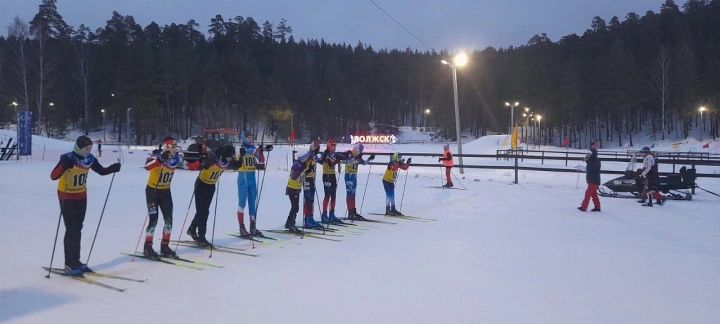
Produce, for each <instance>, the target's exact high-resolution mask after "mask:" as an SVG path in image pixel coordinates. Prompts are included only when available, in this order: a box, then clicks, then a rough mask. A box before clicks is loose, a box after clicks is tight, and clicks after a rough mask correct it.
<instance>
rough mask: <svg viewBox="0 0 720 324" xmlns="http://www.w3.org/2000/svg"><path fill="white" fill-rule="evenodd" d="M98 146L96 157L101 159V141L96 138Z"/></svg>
mask: <svg viewBox="0 0 720 324" xmlns="http://www.w3.org/2000/svg"><path fill="white" fill-rule="evenodd" d="M97 145H98V157H102V140H101V139H99V138H98V140H97Z"/></svg>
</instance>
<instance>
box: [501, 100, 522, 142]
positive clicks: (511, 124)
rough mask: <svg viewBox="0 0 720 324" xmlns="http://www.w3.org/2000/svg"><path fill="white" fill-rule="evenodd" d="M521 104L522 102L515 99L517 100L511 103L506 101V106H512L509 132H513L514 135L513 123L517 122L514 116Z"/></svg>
mask: <svg viewBox="0 0 720 324" xmlns="http://www.w3.org/2000/svg"><path fill="white" fill-rule="evenodd" d="M519 105H520V102H517V101H515V102H514V103H512V104H511V103H509V102H505V106H506V107H510V130H509V134H511V135H512V132H513V123H514V122H515V116H514V111H515V107H517V106H519Z"/></svg>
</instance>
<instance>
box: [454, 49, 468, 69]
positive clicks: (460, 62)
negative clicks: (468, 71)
mask: <svg viewBox="0 0 720 324" xmlns="http://www.w3.org/2000/svg"><path fill="white" fill-rule="evenodd" d="M467 63H468V56H467V54H465V52H460V53H458V54H457V55H455V57H453V64H455V66H456V67H463V66H465V65H467Z"/></svg>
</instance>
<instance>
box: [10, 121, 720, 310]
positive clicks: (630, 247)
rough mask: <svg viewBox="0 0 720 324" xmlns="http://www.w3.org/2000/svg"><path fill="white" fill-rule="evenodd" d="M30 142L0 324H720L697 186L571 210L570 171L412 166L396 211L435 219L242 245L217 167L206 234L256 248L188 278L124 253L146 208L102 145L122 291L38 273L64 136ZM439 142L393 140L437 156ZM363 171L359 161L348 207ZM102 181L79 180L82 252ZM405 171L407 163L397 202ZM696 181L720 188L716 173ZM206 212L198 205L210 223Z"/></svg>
mask: <svg viewBox="0 0 720 324" xmlns="http://www.w3.org/2000/svg"><path fill="white" fill-rule="evenodd" d="M0 135H2V133H0ZM33 140H34V142H35V143H36V144H42V145H45V147H46V149H47V150H48V152H46V157H45V160H44V161H43V159H41V158H40V157H39V156H38V155H39V154H41V153H38V151H35V154H36V156H35V157H34V158H33V160H32V161H30V160H27V159H21V160H20V161H6V162H1V163H0V175H2V176H0V179H1V180H0V197H1V202H2V206H3V213H2V216H0V224H1V226H0V237H3V238H4V239H5V244H3V245H2V246H1V247H0V255H2V257H3V261H4V266H3V267H0V322H3V321H8V322H13V323H15V322H17V323H36V322H40V321H53V322H58V323H76V322H78V321H81V322H103V323H128V322H140V321H142V322H151V321H154V322H158V321H162V322H166V323H168V322H176V321H177V322H230V321H234V322H237V321H244V322H250V323H258V322H259V323H278V322H290V321H292V322H296V323H311V322H327V323H338V322H343V323H372V322H375V323H419V322H420V323H717V320H718V318H720V308H719V307H717V306H718V305H720V294H718V293H717V292H718V291H720V270H719V269H720V250H719V249H718V248H717V247H718V246H720V234H719V233H720V231H719V230H720V226H719V225H720V223H719V221H718V218H717V212H713V210H717V208H718V205H719V204H720V199H718V198H717V197H714V196H711V195H708V194H705V193H703V192H698V194H697V195H696V196H695V197H694V199H693V200H692V201H670V202H668V203H667V204H666V205H665V206H662V207H654V208H647V207H641V206H640V205H639V204H637V203H636V202H634V201H633V200H624V199H607V198H601V200H602V208H603V211H602V212H601V213H581V212H579V211H577V210H576V209H575V208H576V207H577V206H578V205H579V203H580V200H581V199H582V194H583V192H584V183H583V180H584V179H583V178H582V175H576V174H572V173H570V174H565V173H548V172H521V173H520V184H518V185H513V184H512V180H513V177H512V172H510V171H504V170H499V171H492V170H466V173H467V174H466V175H464V176H463V178H464V180H462V181H463V182H462V184H463V185H464V186H466V187H467V188H468V190H442V189H437V188H427V187H431V186H439V185H440V184H441V179H440V177H439V176H440V174H439V172H438V170H437V169H435V168H413V167H411V168H410V171H409V172H408V173H407V174H408V175H409V176H408V177H407V185H406V186H405V188H406V190H407V192H406V193H405V195H404V201H403V205H402V210H403V212H405V213H406V214H410V215H414V216H418V217H425V218H432V219H437V221H427V222H421V221H410V220H402V219H389V220H390V221H394V222H396V223H397V224H395V225H388V224H362V225H363V227H362V229H355V230H354V232H355V233H344V234H343V235H344V236H343V237H341V238H340V239H341V240H342V242H330V241H323V240H317V239H311V238H305V239H297V238H294V239H291V240H286V241H280V242H278V243H277V244H270V245H268V246H262V245H258V246H256V248H255V249H252V248H251V246H250V244H249V242H247V241H240V240H238V239H236V238H233V237H231V236H228V235H226V233H228V232H234V231H236V230H237V228H236V227H237V221H236V218H235V210H236V208H237V207H236V206H237V191H236V188H235V180H236V175H235V174H234V173H225V174H224V175H223V176H222V178H221V181H220V188H219V202H218V209H217V225H216V230H215V243H216V244H221V245H226V246H233V247H243V248H247V252H250V253H257V254H259V257H257V258H251V257H246V256H238V255H232V254H227V253H221V252H216V253H214V254H213V257H212V258H207V256H208V253H207V252H206V251H201V250H196V249H191V248H185V247H180V248H179V250H178V253H179V254H180V255H181V256H182V257H186V258H191V259H196V260H203V261H206V262H212V263H216V264H219V265H222V266H224V268H222V269H214V268H206V269H204V270H202V271H197V270H191V269H184V268H179V267H174V266H168V265H163V264H156V263H151V262H147V261H145V260H141V259H137V260H135V261H134V262H133V261H131V259H130V258H129V257H126V256H123V255H121V254H120V253H121V252H131V251H132V250H133V248H134V247H135V244H136V242H137V239H138V235H139V234H140V231H141V225H142V224H143V220H144V218H145V216H146V208H145V197H144V186H145V183H146V179H147V172H146V171H145V170H144V169H142V168H141V167H140V166H141V165H142V164H143V159H144V157H145V154H144V151H143V148H138V149H134V150H131V151H128V150H122V151H121V150H118V149H116V148H113V147H111V146H104V149H105V150H104V151H105V154H104V155H103V157H102V158H100V161H101V162H102V163H103V164H104V165H108V164H110V163H113V162H115V161H116V160H117V158H118V155H119V154H124V156H123V159H124V161H125V162H124V164H123V168H122V171H121V172H120V173H119V174H118V175H117V176H116V177H115V180H114V183H113V187H112V192H111V196H110V199H109V201H108V205H107V210H106V212H105V215H104V217H103V221H102V226H101V228H100V233H99V235H98V241H97V243H96V245H95V249H94V251H93V254H92V259H91V262H90V265H91V267H93V268H94V269H95V270H97V271H102V272H106V273H112V274H118V275H123V276H131V277H136V278H147V279H148V281H147V282H145V283H130V282H127V283H126V282H122V281H116V280H108V279H101V280H102V281H103V282H107V283H110V284H113V285H117V286H120V287H125V288H128V290H127V291H126V292H123V293H118V292H114V291H110V290H106V289H103V288H98V287H93V286H90V285H86V284H83V283H78V282H74V281H71V280H68V279H65V278H61V277H58V276H54V277H53V278H51V279H49V280H48V279H45V278H44V273H43V272H42V270H41V269H40V267H41V266H46V265H47V264H48V262H49V258H50V252H51V248H52V243H53V242H52V240H53V238H54V233H55V227H56V225H57V221H58V211H59V206H58V203H57V198H56V197H57V196H56V192H55V188H56V184H55V183H54V182H52V181H50V179H49V173H50V170H51V169H52V167H53V166H54V165H55V163H56V159H57V156H58V155H59V154H60V153H62V152H65V151H69V150H70V149H71V147H72V142H63V141H57V140H51V139H42V138H34V139H33ZM498 140H499V138H498V137H488V138H481V139H478V140H477V141H474V142H471V143H467V144H466V146H464V148H465V151H466V152H467V153H476V154H478V153H479V154H483V153H485V152H494V150H496V149H497V143H498ZM441 146H442V145H441V144H440V143H438V144H408V145H395V146H394V149H399V150H401V151H404V152H417V151H427V152H437V153H438V155H439V154H440V152H441V150H442V149H441ZM51 150H52V154H50V153H49V151H51ZM130 152H133V154H129V153H130ZM56 153H57V154H56ZM289 155H290V153H289V152H288V150H287V148H286V147H281V146H278V147H277V148H276V149H275V150H274V151H272V153H270V157H269V159H270V162H269V164H270V167H269V170H268V173H267V178H266V180H265V188H264V189H263V194H262V199H261V203H260V209H259V216H258V219H259V224H260V228H261V229H269V228H279V227H281V226H282V224H283V223H284V221H285V217H286V215H287V211H288V210H289V202H288V199H287V197H286V196H285V195H284V188H285V185H286V182H287V171H286V170H285V168H286V161H284V160H285V159H286V158H287V156H289ZM384 159H387V157H378V160H380V161H385V160H384ZM413 160H415V158H414V159H413ZM425 160H426V161H431V159H429V158H426V159H425ZM492 162H493V163H497V161H494V160H493V161H492ZM546 163H548V162H546ZM555 163H558V162H555ZM570 167H572V166H570ZM619 167H620V168H622V167H623V166H619ZM368 169H369V168H368V167H367V166H363V167H361V168H360V173H359V177H358V182H359V188H358V204H359V203H360V201H361V197H362V192H363V189H364V185H365V182H366V179H368V173H367V172H368ZM715 169H717V168H715ZM382 172H383V170H382V168H381V167H378V166H373V167H372V168H371V174H370V177H369V184H368V190H367V197H366V198H365V203H364V206H363V210H362V213H363V214H365V215H366V216H370V217H372V218H378V219H383V220H388V219H385V218H383V217H382V216H375V215H369V213H370V212H382V211H383V206H384V193H383V190H382V185H381V177H382ZM455 173H456V175H458V176H459V175H460V174H459V173H458V171H457V170H455ZM578 176H580V178H579V179H580V180H579V182H580V184H579V186H576V183H577V181H578ZM195 177H196V173H193V172H190V171H178V172H177V174H176V175H175V177H174V178H173V185H172V192H173V199H174V201H175V208H174V209H175V211H174V233H173V238H174V239H175V238H177V237H178V236H179V235H180V228H181V227H182V224H183V219H184V218H185V214H186V213H187V212H188V211H189V214H190V215H189V216H188V220H187V222H188V223H189V222H190V220H191V219H192V216H193V214H194V206H192V205H189V202H190V197H191V195H192V188H193V183H194V181H195ZM610 178H611V176H603V180H609V179H610ZM110 180H111V176H105V177H102V176H99V175H97V174H92V175H90V176H89V180H88V184H89V185H88V193H89V201H88V212H87V216H86V220H85V228H84V230H83V249H82V256H83V257H82V260H83V261H84V260H85V258H86V257H87V253H88V249H89V246H90V243H91V241H92V235H93V233H94V231H95V228H96V226H97V222H98V218H99V215H100V211H101V209H102V204H103V199H104V197H105V194H106V193H107V190H108V186H109V185H110ZM405 181H406V178H405V173H404V172H403V173H402V174H401V177H400V178H399V180H398V188H397V191H396V196H397V202H398V204H400V200H401V197H402V192H403V186H404V183H405ZM699 182H700V183H701V185H703V187H705V188H707V189H709V190H712V191H715V192H718V191H720V180H717V179H704V178H703V179H700V180H699ZM343 185H344V181H343V180H342V179H341V180H339V187H340V188H338V213H339V214H343V213H344V212H345V207H344V206H345V203H344V201H345V191H344V190H343V189H344V186H343ZM456 185H458V186H459V185H460V184H459V183H457V181H456ZM318 186H320V187H321V183H319V182H318ZM319 189H320V191H319V195H320V197H321V198H322V188H319ZM213 206H214V205H213ZM315 208H316V210H317V205H316V207H315ZM212 213H213V209H212V208H211V215H210V216H211V219H210V222H209V226H210V228H209V229H210V230H211V229H212V216H213V214H212ZM315 217H316V219H317V218H318V215H315ZM300 220H301V216H298V223H300ZM158 227H160V226H158ZM60 230H61V234H60V236H61V238H60V239H59V241H58V250H57V251H56V253H55V261H54V265H55V266H60V265H61V264H62V259H63V252H62V233H63V230H64V229H63V228H62V225H61V229H60ZM159 230H160V229H159V228H158V229H157V231H156V237H159ZM268 235H271V236H275V237H282V236H281V235H278V234H272V233H268ZM183 238H187V235H186V234H184V233H183ZM156 248H157V245H156Z"/></svg>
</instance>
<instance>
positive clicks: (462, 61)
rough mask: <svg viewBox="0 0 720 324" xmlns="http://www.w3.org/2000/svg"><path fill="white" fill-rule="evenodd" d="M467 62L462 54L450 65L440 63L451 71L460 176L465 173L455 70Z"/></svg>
mask: <svg viewBox="0 0 720 324" xmlns="http://www.w3.org/2000/svg"><path fill="white" fill-rule="evenodd" d="M467 61H468V57H467V55H466V54H465V53H462V52H461V53H458V54H457V55H455V57H454V58H453V61H452V63H451V62H448V61H446V60H442V61H441V62H442V63H443V64H446V65H449V66H450V68H451V69H452V75H453V95H454V100H455V135H456V137H457V145H458V160H459V162H460V174H464V173H465V168H464V167H463V157H462V154H463V153H462V138H461V137H460V105H459V103H458V86H457V68H458V67H463V66H465V64H467Z"/></svg>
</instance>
